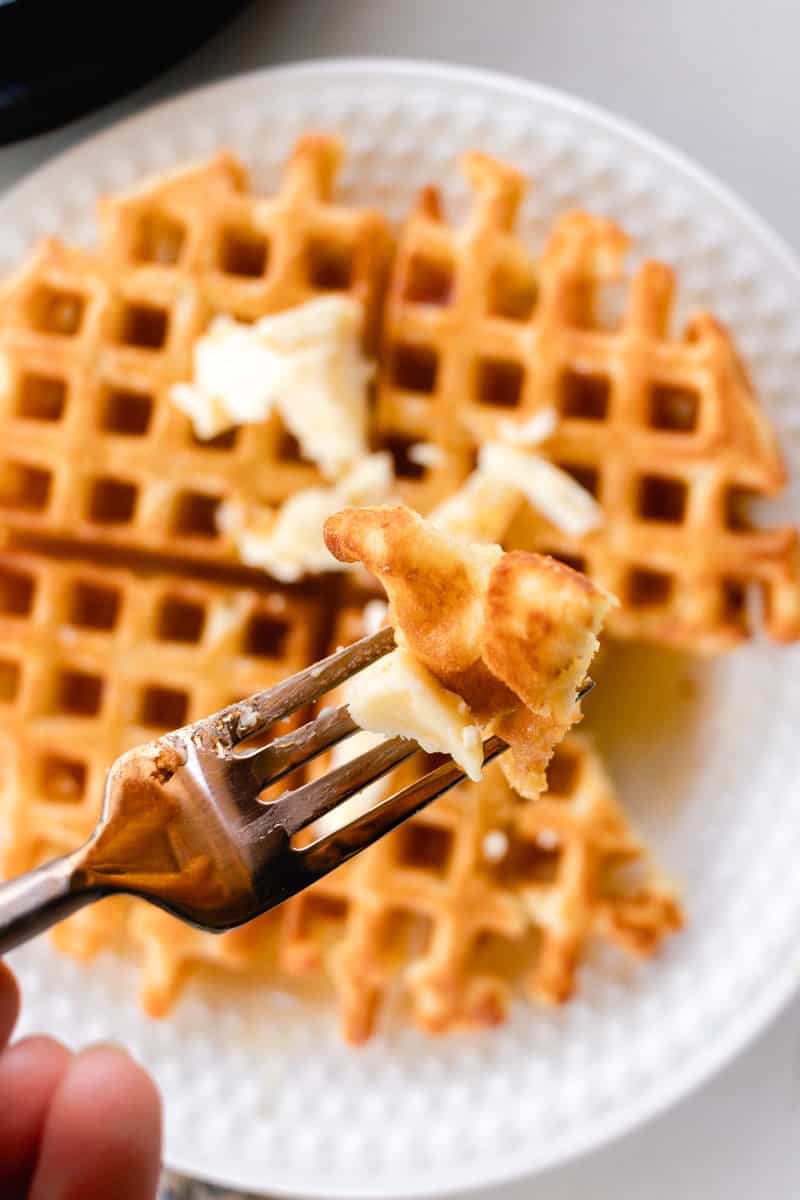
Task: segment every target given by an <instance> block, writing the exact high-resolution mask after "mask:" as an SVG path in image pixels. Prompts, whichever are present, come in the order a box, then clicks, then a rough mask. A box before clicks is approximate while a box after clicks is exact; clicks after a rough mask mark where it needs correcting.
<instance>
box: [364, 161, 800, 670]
mask: <svg viewBox="0 0 800 1200" xmlns="http://www.w3.org/2000/svg"><path fill="white" fill-rule="evenodd" d="M464 170H465V173H466V175H467V178H468V180H469V183H470V186H471V188H472V191H473V200H472V208H471V211H470V213H469V215H468V217H467V220H466V221H465V223H464V224H463V225H461V226H459V227H454V226H452V225H450V224H449V223H448V222H447V221H446V219H445V218H444V216H443V213H442V208H441V203H440V200H439V196H438V194H437V192H436V191H435V190H434V189H426V190H425V191H424V192H423V193H422V195H421V196H420V198H419V201H418V204H417V207H416V208H415V209H414V211H413V212H412V213H411V215H410V216H409V218H408V220H407V223H406V225H405V228H404V230H403V232H402V234H401V237H400V240H399V244H398V248H397V253H396V257H395V259H394V264H393V268H392V273H391V281H390V285H389V290H388V293H387V301H386V307H385V314H384V329H383V351H382V361H381V366H380V380H379V391H378V409H377V416H376V438H377V441H378V442H379V444H386V445H389V446H390V447H392V448H393V449H394V450H395V454H396V458H397V462H398V468H397V469H398V473H399V475H400V477H401V478H400V490H401V494H402V496H403V498H404V499H405V500H406V501H407V502H408V503H410V504H412V505H413V506H414V507H416V508H418V509H419V510H420V511H422V512H427V511H429V510H430V509H431V508H432V507H434V505H436V504H438V503H439V502H441V501H442V500H444V499H446V498H447V497H448V496H449V495H450V494H451V493H452V491H453V488H454V487H455V486H457V485H458V483H459V482H461V481H462V480H463V479H464V478H465V476H466V475H467V473H468V472H469V470H470V469H471V465H472V462H473V461H474V453H475V448H476V446H477V445H478V444H480V443H481V442H484V441H485V440H486V439H489V438H496V437H497V436H498V433H499V431H500V430H501V426H502V422H503V421H509V420H512V421H522V422H524V421H525V420H527V419H529V418H531V417H532V416H533V415H534V414H536V413H537V412H540V411H541V410H542V409H546V408H553V409H555V410H556V412H557V413H558V414H559V418H560V419H559V424H558V427H557V429H556V432H555V435H554V436H553V437H552V438H551V439H550V440H549V441H548V442H547V443H546V446H545V447H544V448H543V450H542V452H543V453H544V454H546V455H547V456H548V457H549V458H550V459H551V460H552V461H553V462H554V463H556V464H557V465H558V466H560V467H562V468H563V469H564V470H566V471H568V472H569V473H571V474H572V475H574V476H575V478H576V479H577V480H578V481H579V482H580V483H581V484H582V485H583V486H584V487H586V488H587V489H588V490H589V491H591V492H592V493H593V494H594V495H595V496H596V497H597V499H598V501H599V502H600V504H601V505H602V508H603V513H604V523H603V525H602V527H601V528H600V529H598V530H595V531H593V532H591V533H589V534H585V535H581V536H570V535H568V534H565V533H564V532H563V531H561V530H559V529H557V528H555V527H554V526H553V525H551V524H550V523H549V522H548V521H546V520H545V519H544V518H543V517H541V516H539V515H537V513H536V512H535V511H534V510H533V509H532V508H530V507H529V506H528V505H526V504H522V503H521V505H520V509H519V511H518V514H517V516H516V517H515V518H514V520H513V521H512V525H511V528H510V530H509V533H508V537H507V539H506V540H505V542H504V544H505V545H506V547H507V548H509V547H521V548H524V549H529V550H538V551H540V552H542V553H551V554H553V555H554V556H556V557H559V558H561V559H562V560H563V561H565V562H568V563H569V564H570V565H573V566H577V567H578V568H579V569H581V570H584V571H585V572H586V574H588V575H589V576H590V578H592V579H594V580H595V581H596V582H598V583H600V584H602V585H603V586H605V587H606V588H608V589H609V590H610V591H612V592H613V593H614V594H615V595H617V596H618V597H619V598H620V600H621V602H622V603H621V606H620V608H619V609H618V610H617V611H615V612H614V613H613V614H611V616H610V619H609V632H610V633H612V634H616V635H618V636H621V637H632V638H647V639H649V640H653V641H656V642H662V643H666V644H670V645H675V646H680V647H684V648H687V649H690V650H695V651H700V652H703V653H716V652H719V651H721V650H725V649H727V648H729V647H730V646H733V645H735V644H736V643H738V642H740V641H742V640H743V639H744V638H746V637H749V636H751V634H752V633H753V632H754V630H753V621H752V619H751V613H750V609H749V606H748V603H747V598H748V592H749V591H750V590H752V589H751V585H753V587H754V588H755V590H757V591H760V592H761V593H763V596H764V599H765V604H764V625H765V627H766V629H767V631H768V633H769V634H770V636H771V637H773V638H775V639H777V640H781V641H784V640H785V641H788V640H794V639H796V638H797V637H798V636H800V556H798V549H797V535H796V532H795V530H793V529H788V528H784V529H776V530H765V531H759V530H757V529H755V528H753V527H752V526H751V524H750V523H749V518H748V514H747V508H748V501H749V498H750V497H751V496H754V495H756V496H771V495H774V494H775V493H776V492H778V491H779V490H780V488H781V487H782V485H783V483H784V469H783V465H782V462H781V458H780V454H779V451H778V447H777V444H776V440H775V437H774V435H773V432H772V429H771V428H770V425H769V422H768V420H767V417H766V415H765V413H764V412H763V411H762V410H761V408H760V407H759V405H758V402H757V399H756V396H755V394H754V392H753V388H752V385H751V383H750V381H749V379H748V377H747V374H746V372H745V370H744V367H743V366H742V363H741V361H740V360H739V358H738V356H737V354H736V351H735V348H734V346H733V344H732V342H731V339H730V337H729V335H728V333H727V332H726V330H725V329H724V327H723V326H721V325H720V324H719V323H718V322H717V321H716V320H714V318H713V317H711V316H710V315H709V314H708V313H698V314H696V315H695V316H694V317H693V318H692V319H691V320H690V321H689V323H688V325H687V326H686V328H685V330H684V331H683V333H682V334H681V335H680V336H674V335H673V334H672V333H671V332H670V310H671V307H672V298H673V291H674V280H673V275H672V272H671V271H670V269H669V268H668V267H667V266H665V265H664V264H663V263H660V262H655V261H648V262H645V263H643V264H642V265H641V267H639V269H638V270H637V271H636V273H635V274H634V275H633V276H632V277H631V278H630V279H629V280H628V281H626V282H624V283H623V276H622V262H623V256H624V253H625V250H626V247H627V244H628V239H627V238H626V236H625V234H624V233H623V232H622V231H621V230H620V229H619V228H618V227H617V226H616V225H614V224H613V223H612V222H610V221H607V220H603V219H601V218H599V217H595V216H591V215H589V214H586V213H580V212H577V213H571V214H568V215H565V216H564V217H562V218H561V219H560V220H559V221H558V222H557V223H556V226H555V228H554V229H553V231H552V233H551V235H550V237H549V239H548V241H547V243H546V245H545V248H544V251H543V252H542V254H541V255H540V256H539V257H538V258H536V257H534V256H533V255H532V254H531V253H530V252H529V251H528V249H527V248H526V247H525V245H524V244H523V243H522V241H521V240H520V239H519V238H518V237H517V236H516V234H515V232H514V221H515V216H516V212H517V208H518V206H519V203H520V200H521V198H522V194H523V190H524V182H523V179H522V177H521V176H520V175H519V173H518V172H516V171H515V170H513V169H512V168H511V167H509V166H507V165H505V164H503V163H501V162H498V161H496V160H495V159H492V158H490V157H488V156H487V155H483V154H469V155H467V156H466V158H465V159H464ZM609 284H611V285H617V286H618V287H619V288H620V289H621V290H624V294H625V310H624V314H623V316H622V318H621V320H620V321H619V322H618V323H609V322H608V321H607V319H606V316H605V314H604V312H603V305H602V301H601V296H602V292H603V290H604V288H605V287H606V285H609ZM419 442H424V443H431V445H429V446H428V447H427V448H426V459H427V461H423V460H422V459H421V458H420V457H419V454H417V455H415V454H414V453H413V452H411V453H409V446H410V445H412V444H413V443H419Z"/></svg>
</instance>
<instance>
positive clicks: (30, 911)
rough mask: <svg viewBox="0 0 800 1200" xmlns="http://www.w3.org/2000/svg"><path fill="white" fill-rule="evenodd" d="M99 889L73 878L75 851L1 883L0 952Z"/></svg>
mask: <svg viewBox="0 0 800 1200" xmlns="http://www.w3.org/2000/svg"><path fill="white" fill-rule="evenodd" d="M101 895H102V892H100V891H99V890H96V889H92V888H86V887H84V886H83V885H82V884H80V883H79V882H77V881H76V879H75V855H74V854H67V855H65V856H64V857H63V858H54V859H53V861H52V862H48V863H45V864H44V866H41V867H37V868H36V869H35V870H34V871H28V872H26V873H25V874H24V875H20V876H19V877H18V878H17V879H12V880H10V882H8V883H4V884H2V886H0V954H6V953H7V952H8V951H9V950H13V949H14V947H15V946H19V945H20V944H21V943H22V942H27V941H28V939H29V938H32V937H35V936H36V934H37V933H42V932H43V931H44V930H45V929H49V928H50V926H51V925H55V924H56V922H57V921H63V919H64V917H68V916H69V915H70V914H71V913H73V912H76V911H77V910H78V909H79V908H83V906H84V904H89V903H90V902H91V901H92V900H97V899H99V898H100V896H101Z"/></svg>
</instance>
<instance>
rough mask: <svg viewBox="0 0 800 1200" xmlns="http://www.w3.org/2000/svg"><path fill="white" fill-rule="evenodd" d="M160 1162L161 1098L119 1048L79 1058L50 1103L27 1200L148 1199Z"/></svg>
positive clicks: (97, 1049)
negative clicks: (112, 1197)
mask: <svg viewBox="0 0 800 1200" xmlns="http://www.w3.org/2000/svg"><path fill="white" fill-rule="evenodd" d="M160 1162H161V1098H160V1096H159V1093H158V1090H157V1088H156V1086H155V1084H154V1083H153V1081H152V1079H151V1078H150V1076H149V1075H148V1074H147V1072H146V1071H145V1070H144V1069H143V1068H142V1067H140V1066H139V1065H138V1064H137V1063H136V1062H134V1060H133V1059H132V1058H131V1057H130V1055H129V1054H127V1053H126V1052H125V1051H124V1050H123V1049H122V1048H121V1047H117V1046H113V1045H98V1046H93V1047H90V1048H89V1049H87V1050H84V1051H83V1052H82V1053H81V1054H79V1055H78V1056H77V1057H76V1058H75V1059H74V1060H73V1061H72V1063H71V1064H70V1067H69V1070H68V1071H67V1073H66V1074H65V1076H64V1078H63V1079H62V1081H61V1084H60V1086H59V1088H58V1090H57V1092H56V1094H55V1096H54V1097H53V1100H52V1103H51V1105H50V1111H49V1113H48V1117H47V1123H46V1126H45V1132H44V1138H43V1142H42V1149H41V1154H40V1158H39V1164H38V1166H37V1169H36V1174H35V1176H34V1180H33V1185H32V1188H31V1192H30V1200H107V1197H109V1196H114V1198H115V1200H151V1198H153V1200H154V1198H155V1196H156V1193H157V1189H158V1178H159V1172H160Z"/></svg>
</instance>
